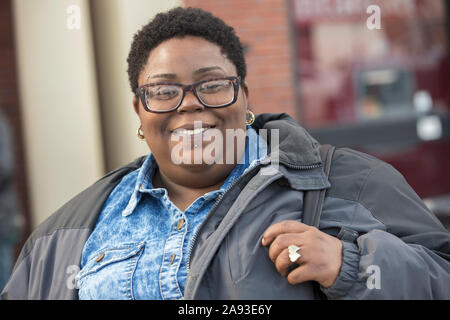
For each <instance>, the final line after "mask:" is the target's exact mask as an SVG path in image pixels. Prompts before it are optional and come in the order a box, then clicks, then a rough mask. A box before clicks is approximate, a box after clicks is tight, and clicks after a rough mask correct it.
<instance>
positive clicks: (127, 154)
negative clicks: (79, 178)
mask: <svg viewBox="0 0 450 320" xmlns="http://www.w3.org/2000/svg"><path fill="white" fill-rule="evenodd" d="M90 4H91V11H92V21H93V26H94V38H95V41H94V43H95V52H96V61H97V78H98V84H99V89H100V90H99V92H100V101H101V114H102V120H103V138H104V146H105V154H106V168H107V170H108V171H110V170H113V169H115V168H117V167H119V166H121V165H124V164H126V163H128V162H130V161H132V160H134V159H135V158H137V157H139V156H141V155H144V154H148V152H149V149H148V146H147V144H146V143H145V142H143V141H140V140H138V139H137V137H136V131H137V128H138V126H139V119H138V117H137V115H136V114H135V112H134V110H133V105H132V103H131V101H132V98H133V94H132V92H131V89H130V85H129V81H128V75H127V62H126V60H127V57H128V52H129V50H130V46H131V42H132V40H133V35H134V34H135V33H136V32H137V31H138V30H140V29H141V27H142V26H143V25H145V24H147V23H148V22H149V21H150V20H151V19H152V18H153V17H154V16H155V15H156V14H157V13H158V12H162V11H166V10H169V9H170V8H173V7H175V6H179V5H181V1H180V0H165V1H149V0H133V1H129V0H95V1H91V2H90Z"/></svg>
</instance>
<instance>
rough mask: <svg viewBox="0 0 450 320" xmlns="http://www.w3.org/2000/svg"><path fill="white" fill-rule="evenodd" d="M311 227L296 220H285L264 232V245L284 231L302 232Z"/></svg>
mask: <svg viewBox="0 0 450 320" xmlns="http://www.w3.org/2000/svg"><path fill="white" fill-rule="evenodd" d="M309 229H311V227H310V226H308V225H306V224H304V223H301V222H299V221H296V220H285V221H281V222H278V223H275V224H273V225H271V226H270V227H268V228H267V229H266V231H265V232H264V234H263V238H262V245H263V246H267V245H268V244H270V243H271V242H272V241H273V239H275V238H276V237H277V236H278V235H279V234H282V233H301V232H305V231H307V230H309Z"/></svg>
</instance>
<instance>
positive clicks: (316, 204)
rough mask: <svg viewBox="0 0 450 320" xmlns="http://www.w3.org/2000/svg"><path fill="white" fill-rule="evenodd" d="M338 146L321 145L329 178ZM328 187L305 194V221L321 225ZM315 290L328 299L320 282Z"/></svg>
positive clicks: (314, 284)
mask: <svg viewBox="0 0 450 320" xmlns="http://www.w3.org/2000/svg"><path fill="white" fill-rule="evenodd" d="M335 149H336V148H335V147H333V146H330V145H329V144H324V145H321V146H320V147H319V153H320V158H321V159H322V163H323V171H324V172H325V175H326V177H327V178H328V176H329V174H330V168H331V159H332V158H333V153H334V150H335ZM326 191H327V189H322V190H308V191H305V193H304V196H303V221H302V222H303V223H305V224H307V225H310V226H314V227H316V228H318V227H319V222H320V216H321V214H322V206H323V201H324V199H325V193H326ZM313 290H314V294H315V296H316V298H317V299H320V300H327V296H326V295H325V294H324V293H323V292H322V290H320V287H319V284H318V283H317V282H313Z"/></svg>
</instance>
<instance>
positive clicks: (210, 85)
mask: <svg viewBox="0 0 450 320" xmlns="http://www.w3.org/2000/svg"><path fill="white" fill-rule="evenodd" d="M230 86H231V81H230V80H213V81H208V82H204V83H202V84H201V85H199V87H198V88H197V90H198V91H199V92H200V93H217V92H220V91H222V90H226V89H228V88H229V87H230Z"/></svg>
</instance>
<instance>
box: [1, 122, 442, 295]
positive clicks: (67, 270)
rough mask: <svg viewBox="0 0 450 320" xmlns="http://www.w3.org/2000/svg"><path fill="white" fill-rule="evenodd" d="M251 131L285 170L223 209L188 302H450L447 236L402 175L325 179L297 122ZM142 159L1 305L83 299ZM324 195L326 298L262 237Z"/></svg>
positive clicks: (35, 253) (199, 248)
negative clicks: (81, 277) (114, 198)
mask: <svg viewBox="0 0 450 320" xmlns="http://www.w3.org/2000/svg"><path fill="white" fill-rule="evenodd" d="M253 127H254V128H255V129H256V130H258V129H261V128H265V129H269V130H270V129H279V138H280V139H279V140H280V144H279V165H278V166H276V167H277V168H276V167H275V168H276V171H275V173H274V174H271V175H267V174H262V168H267V166H269V165H273V162H272V163H271V161H270V158H269V159H268V160H267V161H266V162H264V163H263V164H262V165H261V166H258V167H256V168H255V169H252V170H250V171H249V172H248V173H247V174H245V175H243V176H241V177H240V178H239V179H238V180H237V181H236V182H235V183H234V184H233V185H232V186H231V187H230V188H229V189H228V190H227V192H226V193H225V194H224V195H223V196H222V197H221V198H220V200H218V202H216V204H215V205H214V207H213V209H212V210H211V212H210V213H209V214H208V216H207V218H206V219H205V221H204V222H203V223H202V225H201V227H200V230H199V232H198V233H197V236H196V239H195V242H194V246H193V248H192V251H191V256H190V263H189V269H188V278H187V283H186V288H185V299H317V298H320V297H321V295H322V294H323V293H324V294H325V295H326V297H327V298H329V299H450V262H449V261H450V234H449V232H447V231H446V230H445V228H444V227H443V226H442V224H441V223H440V222H439V221H438V220H437V219H436V217H435V216H434V215H433V214H432V213H431V212H430V211H429V210H428V209H427V208H426V207H425V205H424V204H423V202H422V201H421V200H420V198H419V197H418V196H417V195H416V193H415V192H414V191H413V190H412V189H411V187H410V186H409V185H408V184H407V183H406V181H405V180H404V178H403V177H402V176H401V175H400V174H399V173H398V172H397V171H396V170H395V169H394V168H392V167H391V166H390V165H388V164H386V163H384V162H382V161H380V160H377V159H375V158H373V157H371V156H369V155H366V154H363V153H360V152H356V151H353V150H350V149H346V148H340V149H337V150H336V151H335V154H334V157H333V161H332V165H331V172H330V176H329V179H327V178H326V176H325V175H324V172H323V170H322V168H321V167H320V164H321V159H320V156H319V154H318V143H317V142H316V141H315V140H314V139H313V138H312V137H311V136H310V135H309V134H308V133H307V132H306V131H305V130H304V129H303V128H301V127H300V126H299V125H298V124H297V123H296V122H295V121H294V120H293V119H292V118H291V117H289V116H288V115H286V114H262V115H259V116H257V118H256V121H255V123H254V124H253ZM268 143H269V145H270V141H268ZM143 159H144V157H142V158H139V159H137V160H136V161H134V162H133V163H131V164H129V165H127V166H124V167H122V168H120V169H118V170H116V171H113V172H111V173H109V174H108V175H106V176H105V177H103V178H102V179H100V180H99V181H98V182H96V183H95V184H94V185H93V186H91V187H89V188H88V189H86V190H85V191H83V192H81V193H80V194H79V195H78V196H76V197H75V198H74V199H72V200H71V201H69V202H68V203H67V204H65V205H64V206H63V207H62V208H60V209H59V210H58V211H57V212H56V213H54V214H53V215H52V216H51V217H50V218H48V219H47V220H46V221H45V222H44V223H43V224H42V225H40V226H39V227H38V228H37V229H36V230H35V231H34V232H33V234H32V235H31V236H30V238H29V239H28V241H27V242H26V244H25V245H24V248H23V249H22V252H21V254H20V256H19V259H18V261H17V263H16V265H15V268H14V272H13V274H12V276H11V278H10V280H9V282H8V284H7V286H6V287H5V289H4V291H3V292H2V297H3V298H6V299H76V298H77V297H78V295H77V289H76V287H75V286H74V282H73V280H74V278H75V275H76V273H77V272H78V271H79V264H80V259H81V252H82V250H83V247H84V243H85V242H86V240H87V239H88V237H89V235H90V233H91V231H92V230H93V228H94V227H95V224H96V221H97V217H98V214H99V212H100V211H101V209H102V206H103V203H104V201H105V200H106V198H107V197H108V195H109V194H110V192H111V191H112V189H113V188H114V187H115V186H116V185H117V184H118V183H119V182H120V180H121V178H122V177H123V176H124V175H126V174H127V173H129V172H131V171H133V170H135V169H137V168H139V167H140V165H141V164H142V161H143ZM324 188H327V189H328V190H327V193H326V197H325V202H324V206H323V212H322V217H321V222H320V225H319V229H320V230H322V231H324V232H326V233H328V234H331V235H334V236H336V237H338V238H340V239H341V240H342V241H343V262H342V267H341V270H340V273H339V275H338V278H337V280H336V281H335V283H334V284H333V285H332V286H331V287H330V288H327V289H325V288H322V287H320V290H317V288H319V286H317V284H315V283H313V282H311V281H310V282H306V283H302V284H299V285H295V286H293V285H290V284H289V283H288V282H287V280H286V278H284V277H282V276H281V275H280V274H279V273H278V272H277V270H276V269H275V266H274V265H273V263H272V262H271V261H270V259H269V257H268V249H267V248H266V247H263V246H261V238H262V234H263V232H264V230H265V229H266V228H268V227H269V226H270V225H272V224H273V223H276V222H279V221H283V220H291V219H298V220H300V221H301V219H302V207H303V194H304V191H305V190H320V189H324ZM133 252H136V253H135V254H138V252H139V250H134V249H133V248H131V249H130V252H129V253H127V252H125V253H124V257H123V259H129V258H132V255H133ZM116 262H117V257H115V260H109V259H107V256H105V257H104V258H103V259H102V260H101V263H102V264H103V265H104V266H106V265H108V264H110V263H116ZM98 267H99V266H96V268H98Z"/></svg>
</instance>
